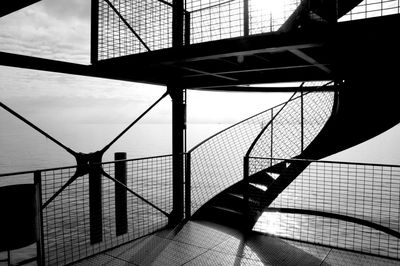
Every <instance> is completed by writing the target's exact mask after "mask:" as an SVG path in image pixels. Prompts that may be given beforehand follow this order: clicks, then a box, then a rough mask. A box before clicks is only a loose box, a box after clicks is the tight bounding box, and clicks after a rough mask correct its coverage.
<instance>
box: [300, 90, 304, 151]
mask: <svg viewBox="0 0 400 266" xmlns="http://www.w3.org/2000/svg"><path fill="white" fill-rule="evenodd" d="M300 95H301V96H300V102H301V106H300V112H301V114H300V119H301V121H300V124H301V136H300V137H301V141H300V145H301V152H303V151H304V99H303V98H304V92H303V91H301V94H300Z"/></svg>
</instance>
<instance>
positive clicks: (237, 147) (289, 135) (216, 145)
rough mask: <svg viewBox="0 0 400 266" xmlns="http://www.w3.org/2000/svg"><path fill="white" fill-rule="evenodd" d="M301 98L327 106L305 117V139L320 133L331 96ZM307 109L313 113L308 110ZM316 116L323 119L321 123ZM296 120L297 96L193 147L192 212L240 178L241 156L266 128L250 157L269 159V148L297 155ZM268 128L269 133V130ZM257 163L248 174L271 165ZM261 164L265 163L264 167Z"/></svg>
mask: <svg viewBox="0 0 400 266" xmlns="http://www.w3.org/2000/svg"><path fill="white" fill-rule="evenodd" d="M311 95H314V96H311ZM305 97H310V98H312V99H314V98H315V99H318V98H321V100H320V102H318V101H315V102H314V101H312V100H309V102H310V103H311V102H312V103H316V104H317V103H318V104H322V105H326V104H327V103H328V106H323V107H321V110H318V112H317V113H315V114H309V115H308V116H307V118H309V120H310V123H311V124H313V127H312V128H310V129H309V130H310V132H309V133H308V135H307V136H309V135H311V134H313V136H314V137H315V136H316V134H318V132H319V131H316V130H320V129H321V128H322V126H323V124H324V123H325V122H326V120H327V118H328V115H329V114H328V113H326V114H325V112H326V111H327V110H329V111H331V110H332V105H333V93H329V92H313V93H309V94H307V95H306V96H305ZM315 99H314V100H315ZM307 103H308V102H307ZM314 108H315V109H318V108H317V107H314ZM281 109H282V111H281ZM307 110H309V111H310V112H313V111H314V109H311V108H310V109H307ZM279 111H281V113H279ZM319 112H323V113H324V114H323V115H322V114H320V113H319ZM278 113H279V116H277V117H275V115H274V114H278ZM319 117H322V118H324V119H323V120H321V119H319ZM272 119H274V120H273V123H271V120H272ZM300 120H301V97H296V98H293V99H292V100H290V101H289V102H288V103H287V104H286V105H285V104H281V105H278V106H276V107H274V108H271V109H269V110H267V111H264V112H262V113H260V114H258V115H256V116H253V117H251V118H249V119H247V120H244V121H242V122H240V123H238V124H236V125H234V126H232V127H230V128H227V129H226V130H224V131H221V132H220V133H218V134H216V135H214V136H213V137H211V138H209V139H208V140H206V141H204V142H203V143H201V144H199V145H198V146H196V147H194V148H193V149H192V150H191V151H190V154H191V193H192V195H191V196H192V197H191V199H192V213H194V212H195V211H196V210H197V209H198V208H199V207H201V206H202V205H203V204H204V203H206V202H207V201H208V200H210V199H211V198H212V197H214V196H215V195H217V194H218V193H220V192H221V191H223V190H224V189H226V188H228V187H229V186H230V185H233V184H234V183H236V182H238V181H240V180H241V179H243V157H244V156H245V154H246V152H247V151H248V149H249V147H250V145H251V144H252V142H253V141H254V139H255V138H256V137H257V135H259V133H260V132H261V131H262V130H263V129H265V128H266V130H265V131H264V134H263V135H262V137H261V138H260V140H259V142H257V145H256V146H255V152H254V153H253V152H252V153H251V154H252V155H253V154H262V156H269V155H270V152H271V147H272V148H273V150H272V152H273V153H274V154H275V153H276V154H279V155H285V156H291V157H293V156H296V155H299V154H300V153H301V136H300V135H301V130H300ZM320 120H321V121H320ZM316 122H321V124H322V125H320V126H318V127H317V126H315V125H314V123H316ZM271 126H272V127H273V130H271ZM271 134H272V135H271ZM271 145H272V146H271ZM259 163H260V164H259V165H258V168H257V170H256V169H255V168H254V167H253V168H251V169H250V170H251V171H250V174H251V173H255V172H254V171H260V170H262V169H265V168H267V167H268V166H270V165H271V161H270V162H266V161H260V162H259ZM264 163H268V165H265V164H264Z"/></svg>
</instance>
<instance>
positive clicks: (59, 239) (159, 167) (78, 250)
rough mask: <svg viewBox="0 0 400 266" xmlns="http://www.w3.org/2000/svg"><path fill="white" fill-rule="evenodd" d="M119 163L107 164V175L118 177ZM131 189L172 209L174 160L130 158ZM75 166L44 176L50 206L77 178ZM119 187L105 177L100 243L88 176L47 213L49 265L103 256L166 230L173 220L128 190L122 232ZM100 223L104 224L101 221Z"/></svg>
mask: <svg viewBox="0 0 400 266" xmlns="http://www.w3.org/2000/svg"><path fill="white" fill-rule="evenodd" d="M114 166H115V163H104V164H103V165H102V167H103V169H104V171H105V172H106V173H108V174H109V175H110V176H111V177H114ZM126 169H127V171H126V172H127V184H126V186H127V187H128V189H129V190H132V191H134V192H135V193H137V194H138V195H140V196H141V197H142V198H144V199H146V200H147V201H149V202H150V203H151V204H153V205H155V206H157V207H158V208H159V209H161V210H162V211H164V212H165V213H170V212H171V211H172V156H161V157H153V158H145V159H136V160H127V161H126ZM74 172H75V168H67V169H63V170H52V171H45V172H42V195H43V196H42V197H43V202H46V201H47V200H48V199H49V198H50V197H51V196H52V195H53V194H54V193H55V192H56V191H57V190H58V189H59V188H61V186H62V185H63V184H64V183H65V182H66V181H67V180H68V179H69V178H70V177H71V176H72V174H73V173H74ZM116 186H117V185H116V183H115V182H114V181H113V180H111V179H109V178H107V177H105V176H102V177H101V190H102V192H101V194H102V197H101V216H100V217H101V221H100V224H102V229H101V231H100V232H98V234H99V235H100V236H99V238H100V239H101V241H100V242H98V243H95V244H93V243H91V222H90V220H91V217H90V215H91V211H90V207H89V206H90V204H89V201H90V199H89V196H90V195H89V194H90V193H89V176H88V175H84V176H82V177H79V178H78V179H77V180H75V181H74V182H73V183H72V184H71V185H70V186H68V187H67V188H66V189H65V190H64V191H63V192H62V193H61V194H60V195H59V196H58V197H56V198H55V199H54V200H53V201H52V202H51V203H50V204H49V205H48V206H47V207H46V208H44V209H43V235H44V249H45V260H46V265H64V264H67V263H71V262H74V261H77V260H79V259H82V258H86V257H88V256H90V255H93V254H96V253H99V252H102V251H104V250H107V249H110V248H112V247H115V246H118V245H120V244H123V243H126V242H128V241H131V240H134V239H137V238H139V237H142V236H144V235H147V234H150V233H153V232H154V231H156V230H158V229H161V228H163V227H164V226H166V225H167V223H168V217H167V216H166V215H165V214H163V213H162V212H160V211H159V210H157V209H155V208H154V207H153V206H151V205H149V204H148V203H146V202H145V201H143V200H142V199H141V198H139V197H137V196H136V195H135V194H133V193H131V192H130V191H129V190H127V191H126V192H127V193H126V194H127V196H126V213H127V217H126V221H127V229H126V232H124V233H122V234H121V233H117V226H116V208H117V206H116V191H115V190H116ZM96 222H99V221H96Z"/></svg>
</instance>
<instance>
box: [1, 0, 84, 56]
mask: <svg viewBox="0 0 400 266" xmlns="http://www.w3.org/2000/svg"><path fill="white" fill-rule="evenodd" d="M0 50H1V51H5V52H11V53H18V54H25V55H31V56H38V57H43V58H50V59H57V60H64V61H71V62H79V63H89V55H90V1H81V0H46V1H41V2H39V3H38V4H35V5H32V6H29V7H27V8H24V9H22V10H20V11H18V12H15V13H13V14H10V15H8V16H5V17H2V18H0Z"/></svg>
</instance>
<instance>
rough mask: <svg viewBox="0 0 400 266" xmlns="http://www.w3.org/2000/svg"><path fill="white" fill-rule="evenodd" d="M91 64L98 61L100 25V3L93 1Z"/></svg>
mask: <svg viewBox="0 0 400 266" xmlns="http://www.w3.org/2000/svg"><path fill="white" fill-rule="evenodd" d="M90 19H91V20H90V24H91V25H90V62H91V63H92V65H93V64H96V63H97V61H98V39H99V31H98V23H99V1H98V0H92V2H91V14H90Z"/></svg>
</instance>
